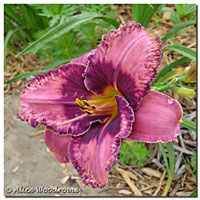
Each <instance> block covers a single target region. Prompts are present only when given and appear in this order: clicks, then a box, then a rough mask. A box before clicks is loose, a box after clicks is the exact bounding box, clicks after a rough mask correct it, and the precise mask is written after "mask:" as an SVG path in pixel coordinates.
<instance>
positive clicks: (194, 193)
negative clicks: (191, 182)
mask: <svg viewBox="0 0 200 200" xmlns="http://www.w3.org/2000/svg"><path fill="white" fill-rule="evenodd" d="M190 196H191V197H197V188H195V190H194V191H193V192H192V194H191V195H190Z"/></svg>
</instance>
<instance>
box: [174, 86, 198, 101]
mask: <svg viewBox="0 0 200 200" xmlns="http://www.w3.org/2000/svg"><path fill="white" fill-rule="evenodd" d="M174 91H175V92H176V94H178V95H179V96H182V97H187V98H190V99H192V98H194V95H195V91H194V90H193V89H189V88H185V87H178V88H176V89H175V90H174Z"/></svg>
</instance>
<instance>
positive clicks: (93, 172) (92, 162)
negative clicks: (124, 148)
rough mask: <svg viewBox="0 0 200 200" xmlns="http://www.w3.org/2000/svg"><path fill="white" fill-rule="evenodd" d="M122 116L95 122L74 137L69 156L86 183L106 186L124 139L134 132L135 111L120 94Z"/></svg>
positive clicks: (119, 113)
mask: <svg viewBox="0 0 200 200" xmlns="http://www.w3.org/2000/svg"><path fill="white" fill-rule="evenodd" d="M116 100H117V103H118V115H117V116H116V117H115V118H114V119H113V120H112V121H109V122H107V123H105V124H100V123H94V124H92V126H91V129H90V130H89V131H88V132H87V133H85V134H84V135H82V136H78V137H72V140H71V143H70V147H69V157H70V160H71V162H72V164H73V165H74V167H75V168H76V169H77V171H78V173H79V174H80V175H81V176H82V177H83V178H84V183H85V184H91V185H92V186H93V187H103V186H105V185H106V184H107V182H108V171H109V170H110V169H111V168H112V166H113V162H114V160H115V159H117V154H118V150H119V148H120V138H122V137H127V136H128V135H129V134H130V131H131V127H132V122H133V121H134V114H133V111H132V108H131V107H130V106H128V102H127V101H126V100H124V98H122V97H119V96H116Z"/></svg>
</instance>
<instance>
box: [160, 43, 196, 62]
mask: <svg viewBox="0 0 200 200" xmlns="http://www.w3.org/2000/svg"><path fill="white" fill-rule="evenodd" d="M166 49H171V50H174V51H176V52H178V53H180V54H181V55H184V56H186V57H188V58H190V59H192V60H194V61H196V51H195V50H193V49H190V48H187V47H185V46H182V45H179V44H174V45H170V46H167V47H165V48H164V49H162V51H163V50H166Z"/></svg>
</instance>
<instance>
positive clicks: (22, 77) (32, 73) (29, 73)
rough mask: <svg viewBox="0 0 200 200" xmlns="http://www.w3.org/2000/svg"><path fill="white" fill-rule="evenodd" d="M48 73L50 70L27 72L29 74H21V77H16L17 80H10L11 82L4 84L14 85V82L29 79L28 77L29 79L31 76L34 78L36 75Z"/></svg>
mask: <svg viewBox="0 0 200 200" xmlns="http://www.w3.org/2000/svg"><path fill="white" fill-rule="evenodd" d="M46 71H48V70H40V71H32V72H27V73H25V74H21V75H19V76H17V77H15V78H13V79H11V80H9V81H6V82H5V83H4V84H9V83H12V82H14V81H18V80H21V79H24V78H27V77H29V76H34V75H36V74H41V73H43V72H46Z"/></svg>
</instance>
